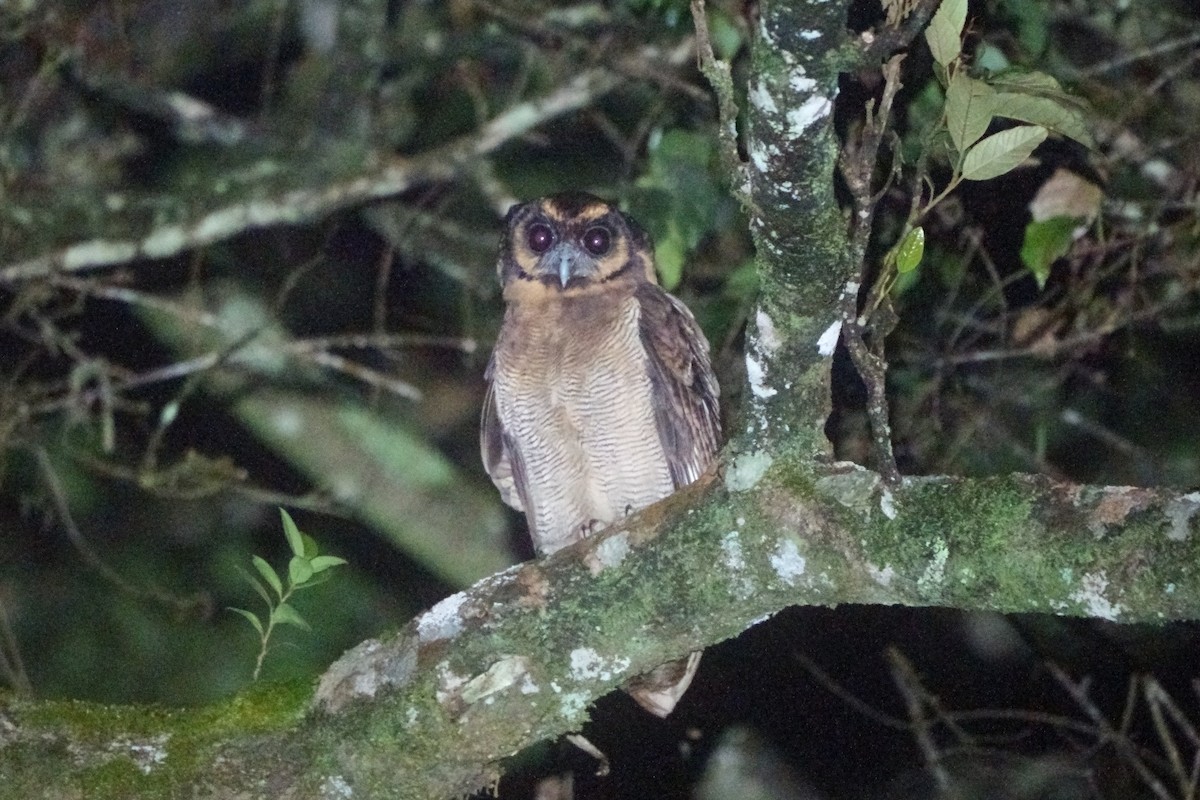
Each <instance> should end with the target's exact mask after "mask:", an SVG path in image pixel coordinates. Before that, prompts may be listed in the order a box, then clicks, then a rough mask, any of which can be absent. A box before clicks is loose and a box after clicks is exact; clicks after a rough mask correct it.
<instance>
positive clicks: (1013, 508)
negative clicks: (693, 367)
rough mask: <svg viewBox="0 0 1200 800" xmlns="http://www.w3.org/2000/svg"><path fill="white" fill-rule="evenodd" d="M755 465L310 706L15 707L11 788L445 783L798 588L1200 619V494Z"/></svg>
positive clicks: (364, 651) (655, 510)
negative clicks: (892, 480) (891, 489)
mask: <svg viewBox="0 0 1200 800" xmlns="http://www.w3.org/2000/svg"><path fill="white" fill-rule="evenodd" d="M759 466H761V465H756V464H748V463H741V464H735V465H733V466H731V467H729V468H727V469H726V470H725V472H724V475H723V476H709V477H708V479H706V480H705V481H702V482H701V483H699V484H697V485H695V486H693V487H691V488H690V489H688V490H686V491H684V492H681V493H679V494H677V495H675V496H673V497H671V498H669V499H667V500H666V501H664V502H662V503H660V504H658V505H656V506H653V507H651V508H650V509H647V510H646V511H645V512H643V513H642V514H640V515H638V516H636V517H634V518H631V519H630V520H629V521H628V522H627V523H626V524H624V525H622V526H620V527H619V528H614V529H610V530H608V531H605V532H603V533H602V534H600V535H598V536H596V537H594V538H592V539H589V540H586V541H584V542H581V543H580V544H579V545H578V546H576V547H573V548H570V549H568V550H564V551H562V552H560V553H557V554H555V555H554V556H552V557H550V558H547V559H542V560H540V561H536V562H529V563H526V564H522V565H519V566H517V567H513V568H511V569H509V570H507V571H505V572H502V573H499V574H498V575H495V576H493V577H490V578H487V579H485V580H483V581H481V582H480V583H478V584H476V585H475V586H473V587H472V588H470V589H469V590H467V591H465V592H461V593H459V594H456V595H454V596H452V597H450V598H447V599H446V600H444V601H442V602H441V603H439V604H438V605H437V606H435V607H434V608H433V609H432V610H431V611H429V612H427V613H426V614H424V615H422V616H420V617H418V618H417V619H415V620H413V621H412V622H411V623H410V624H409V625H408V627H407V628H406V629H405V630H403V631H402V632H401V633H399V634H397V635H396V636H393V637H391V638H389V639H387V640H384V641H382V642H378V641H369V642H366V643H364V644H363V645H360V646H359V647H358V648H356V649H355V650H352V651H351V652H349V653H348V654H347V655H346V656H344V657H343V658H342V659H341V660H340V661H339V662H338V663H336V664H335V665H334V666H333V667H332V668H331V669H330V670H329V671H328V672H327V674H326V676H325V678H324V679H323V680H322V683H321V686H320V688H319V690H318V692H317V694H316V699H315V700H314V701H313V707H312V710H308V711H306V710H305V705H306V703H307V692H304V691H299V692H295V693H292V694H287V693H283V694H281V693H279V692H274V691H267V692H266V693H261V692H260V693H251V694H250V695H248V696H245V697H241V698H238V699H236V700H234V701H232V702H231V703H230V704H229V705H228V706H227V707H225V708H223V709H214V710H206V711H201V712H174V713H164V712H162V711H160V710H153V709H140V710H139V709H134V708H122V709H114V708H100V707H92V706H85V705H82V704H70V705H67V706H61V705H55V704H47V705H39V704H36V703H24V702H21V703H12V704H10V705H9V706H8V708H7V709H6V711H5V712H4V718H5V721H6V725H5V728H4V731H5V732H4V734H3V737H2V738H0V744H2V746H0V774H5V775H6V776H8V777H9V778H10V779H9V780H7V781H6V782H5V783H4V784H3V790H4V792H5V793H6V794H5V796H12V797H54V798H57V797H69V796H73V795H72V792H73V791H74V788H73V787H79V786H84V785H86V786H88V787H89V791H88V794H87V796H88V797H94V798H104V797H123V798H129V797H158V796H175V797H179V796H248V797H255V796H266V795H267V794H270V795H271V796H275V797H322V796H331V794H330V793H331V792H333V791H334V789H335V788H336V787H352V789H353V791H354V796H358V797H396V798H408V797H411V798H428V797H448V796H453V795H454V794H456V793H460V792H466V791H469V790H472V789H474V788H477V787H479V786H482V785H485V784H487V783H488V782H490V781H492V780H494V779H495V778H496V777H497V776H498V775H499V773H500V771H501V762H502V760H503V759H504V758H505V757H506V756H508V755H511V754H513V753H515V752H517V751H518V750H520V749H522V748H523V747H525V746H528V745H530V744H533V743H535V742H537V741H539V740H542V739H545V738H550V737H555V736H558V735H560V734H563V733H566V732H568V731H573V730H578V729H579V727H580V726H581V725H582V724H583V722H584V721H585V720H586V719H587V715H588V706H589V705H590V704H591V703H592V701H594V700H595V699H597V698H599V697H601V696H602V695H604V694H606V693H608V692H610V691H612V690H614V689H616V688H617V687H618V686H620V685H621V684H622V682H623V681H625V680H627V679H628V678H630V677H631V676H633V675H636V674H638V673H640V672H643V671H645V670H646V669H648V668H650V667H652V666H654V665H655V664H658V663H661V662H663V661H666V660H668V659H671V658H674V657H678V656H680V655H682V654H685V653H687V652H689V651H690V650H694V649H696V648H700V647H704V646H706V645H711V644H714V643H716V642H719V641H721V640H723V639H726V638H729V637H732V636H735V635H737V634H738V633H740V632H741V631H742V630H744V629H746V628H748V627H750V626H751V625H753V624H755V623H756V622H757V621H759V620H762V619H763V618H765V617H766V616H769V615H771V614H773V613H775V612H777V611H780V610H781V609H784V608H786V607H788V606H791V605H796V604H808V605H835V604H839V603H883V604H904V605H914V606H921V605H939V606H953V607H957V608H972V609H980V610H984V609H986V610H993V611H1001V612H1050V613H1057V614H1070V615H1078V616H1096V617H1103V618H1107V619H1112V620H1117V621H1122V622H1160V621H1162V620H1165V619H1197V618H1200V580H1198V579H1197V571H1198V570H1200V535H1197V527H1198V524H1197V521H1196V512H1197V510H1200V496H1197V495H1195V494H1192V495H1180V494H1177V493H1172V492H1169V491H1160V490H1151V489H1133V488H1127V487H1111V488H1099V487H1080V486H1074V485H1070V484H1062V483H1056V482H1053V481H1050V480H1048V479H1045V478H1040V477H1036V476H1008V477H999V478H990V479H979V480H968V479H952V478H922V479H912V478H910V479H907V480H906V481H905V484H904V486H903V487H902V488H900V489H898V490H897V491H896V492H895V493H894V495H893V496H891V497H890V500H889V502H890V506H892V507H894V509H895V512H894V514H893V515H892V516H891V517H889V514H888V513H884V511H883V510H882V509H881V507H880V497H881V494H880V491H881V488H882V484H881V482H880V481H879V478H878V476H876V475H875V474H873V473H870V472H867V471H866V470H863V469H861V468H855V467H846V468H844V469H843V470H840V471H837V472H831V473H829V474H827V475H824V476H822V477H820V478H817V479H815V480H814V479H813V478H812V469H811V465H810V464H809V463H807V462H806V461H805V460H803V459H783V458H781V459H777V460H775V461H774V462H773V463H772V464H771V465H770V466H769V467H768V468H766V469H765V470H762V471H761V472H760V471H758V467H759ZM885 505H887V503H885ZM67 752H70V753H71V755H70V757H69V758H65V757H64V756H65V754H66V753H67ZM256 787H258V788H256ZM267 787H270V788H269V791H268V789H267Z"/></svg>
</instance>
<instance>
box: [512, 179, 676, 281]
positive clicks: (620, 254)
mask: <svg viewBox="0 0 1200 800" xmlns="http://www.w3.org/2000/svg"><path fill="white" fill-rule="evenodd" d="M505 222H506V224H507V232H506V233H505V236H504V241H503V242H502V243H501V245H500V260H499V262H498V263H497V265H496V269H497V272H498V273H499V274H500V282H501V283H502V284H504V286H505V287H508V286H510V285H511V284H513V283H514V282H517V281H521V282H534V283H538V284H541V285H542V286H544V287H546V288H547V289H549V290H554V291H560V292H572V291H575V290H586V289H587V288H589V287H593V286H599V285H602V284H605V283H608V282H611V281H614V280H618V279H622V278H626V279H629V280H634V281H650V282H651V283H655V282H656V279H655V276H654V256H653V253H652V250H651V247H650V241H649V239H648V237H647V236H646V234H645V232H643V231H642V229H641V228H640V227H638V225H637V223H636V222H634V221H633V220H632V219H631V218H629V217H628V216H626V215H625V214H622V213H621V212H620V211H618V210H617V209H616V208H615V207H614V206H612V205H610V204H609V203H606V202H604V201H603V200H601V199H600V198H598V197H593V196H592V195H590V194H583V193H581V192H573V193H569V194H555V195H549V196H547V197H543V198H540V199H538V200H531V201H529V202H528V203H521V204H519V205H516V206H513V208H512V210H511V211H509V212H508V217H507V218H506V220H505Z"/></svg>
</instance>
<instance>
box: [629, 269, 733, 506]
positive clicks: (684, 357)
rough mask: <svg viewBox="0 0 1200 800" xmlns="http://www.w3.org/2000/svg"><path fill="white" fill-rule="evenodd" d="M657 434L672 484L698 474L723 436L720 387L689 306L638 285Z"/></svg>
mask: <svg viewBox="0 0 1200 800" xmlns="http://www.w3.org/2000/svg"><path fill="white" fill-rule="evenodd" d="M636 297H637V300H638V302H639V303H640V305H641V309H640V312H641V313H640V315H639V321H638V327H639V333H640V334H641V339H642V345H643V346H644V347H645V348H646V354H647V357H648V368H649V372H650V381H651V384H652V385H653V387H654V397H655V398H656V399H657V402H656V403H655V404H654V416H655V421H656V422H657V425H658V436H659V439H660V441H661V442H662V446H663V452H665V453H666V456H667V464H668V466H669V468H670V471H671V480H672V481H673V482H674V484H675V488H677V489H678V488H679V487H681V486H686V485H687V484H689V483H691V482H692V481H694V480H696V479H697V478H699V477H700V474H701V473H702V472H704V470H705V469H707V468H708V465H709V464H710V463H711V462H712V460H713V457H714V456H715V455H716V453H717V447H718V445H719V443H720V440H721V417H720V410H719V406H718V397H719V395H720V389H719V388H718V387H717V379H716V377H715V376H714V375H713V371H712V365H711V364H710V362H709V356H708V341H707V340H706V339H705V338H704V333H703V332H702V331H701V330H700V326H699V325H697V324H696V319H695V318H694V317H693V316H692V312H691V311H689V310H688V308H687V306H685V305H684V304H683V303H681V302H680V301H679V300H676V299H675V298H674V297H672V296H671V295H669V294H667V293H666V292H664V291H663V290H662V289H661V288H659V287H658V286H656V285H654V284H649V283H647V284H642V285H640V286H639V287H638V289H637V290H636Z"/></svg>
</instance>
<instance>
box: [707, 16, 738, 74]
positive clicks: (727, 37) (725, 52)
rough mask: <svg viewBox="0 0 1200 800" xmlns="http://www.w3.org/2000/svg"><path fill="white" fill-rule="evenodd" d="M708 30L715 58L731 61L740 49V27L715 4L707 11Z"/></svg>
mask: <svg viewBox="0 0 1200 800" xmlns="http://www.w3.org/2000/svg"><path fill="white" fill-rule="evenodd" d="M708 32H709V35H710V36H711V37H712V45H713V51H714V52H715V53H716V55H717V58H719V59H722V60H723V61H732V60H733V57H734V56H736V55H737V54H738V51H739V50H741V49H742V43H743V38H742V29H741V28H740V27H738V25H736V24H735V23H734V21H733V20H732V19H731V18H730V16H729V15H728V14H726V13H725V12H724V10H722V9H720V8H718V7H716V6H713V7H711V8H710V9H709V12H708Z"/></svg>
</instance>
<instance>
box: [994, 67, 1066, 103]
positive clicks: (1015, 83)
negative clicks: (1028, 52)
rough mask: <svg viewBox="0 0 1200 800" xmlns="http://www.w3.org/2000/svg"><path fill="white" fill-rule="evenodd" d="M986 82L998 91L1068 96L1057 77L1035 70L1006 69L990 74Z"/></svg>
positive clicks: (1045, 95)
mask: <svg viewBox="0 0 1200 800" xmlns="http://www.w3.org/2000/svg"><path fill="white" fill-rule="evenodd" d="M988 83H989V84H991V86H992V88H993V89H995V90H996V91H998V92H1020V93H1022V94H1037V95H1042V96H1044V97H1052V96H1054V95H1063V96H1067V97H1069V96H1070V95H1067V93H1066V92H1064V91H1063V88H1062V84H1060V83H1059V82H1058V79H1057V78H1055V77H1054V76H1053V75H1047V74H1046V73H1044V72H1038V71H1036V70H1033V71H1030V70H1021V69H1012V70H1008V71H1006V72H1001V73H999V74H997V75H992V76H990V77H989V78H988Z"/></svg>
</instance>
